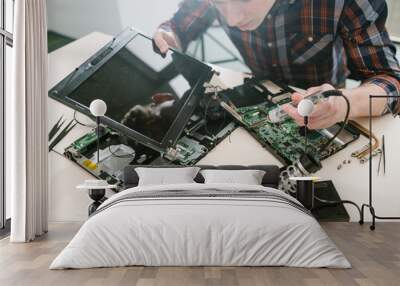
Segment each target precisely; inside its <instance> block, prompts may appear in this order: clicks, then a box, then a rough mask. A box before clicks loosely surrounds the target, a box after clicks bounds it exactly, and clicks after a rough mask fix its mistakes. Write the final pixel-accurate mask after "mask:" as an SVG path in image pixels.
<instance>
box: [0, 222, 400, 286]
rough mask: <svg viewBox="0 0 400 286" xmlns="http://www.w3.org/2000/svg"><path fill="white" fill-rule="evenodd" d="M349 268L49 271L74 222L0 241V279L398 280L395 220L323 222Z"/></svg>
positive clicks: (313, 283)
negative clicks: (21, 239)
mask: <svg viewBox="0 0 400 286" xmlns="http://www.w3.org/2000/svg"><path fill="white" fill-rule="evenodd" d="M322 226H323V228H324V229H325V231H326V232H327V233H328V234H329V236H330V237H331V239H332V240H333V241H334V242H335V243H336V244H337V245H338V247H339V248H340V249H341V250H342V251H343V252H344V253H345V255H346V256H347V258H348V259H349V260H350V262H351V263H352V266H353V268H352V269H348V270H343V269H304V268H288V267H286V268H285V267H119V268H107V269H106V268H102V269H86V270H61V271H60V270H58V271H50V270H48V267H49V265H50V263H51V261H52V260H53V259H54V258H55V256H56V255H57V254H58V253H59V252H60V251H61V250H62V249H63V248H64V247H65V246H66V245H67V243H68V242H69V241H70V240H71V238H72V237H73V235H74V234H75V233H76V232H77V231H78V229H79V227H80V224H79V223H57V224H51V225H50V231H49V233H48V234H46V235H45V236H43V237H42V238H39V239H38V240H36V241H34V242H32V243H29V244H10V243H9V241H8V238H6V239H3V240H1V241H0V285H2V286H8V285H10V286H11V285H12V286H25V285H29V286H36V285H40V286H46V285H66V286H73V285H84V286H91V285H96V286H99V285H107V286H108V285H121V286H122V285H136V286H181V285H193V286H217V285H218V286H219V285H226V286H250V285H251V286H266V285H274V286H275V285H278V286H279V285H288V286H292V285H304V286H319V285H329V286H331V285H346V286H352V285H354V286H360V285H361V286H364V285H365V286H370V285H372V286H380V285H384V286H391V285H393V286H394V285H396V286H397V285H399V281H400V280H399V278H398V273H400V223H396V222H391V223H386V222H385V223H379V224H378V225H377V229H376V231H374V232H372V231H370V230H369V228H368V225H364V226H360V225H358V224H355V223H323V224H322Z"/></svg>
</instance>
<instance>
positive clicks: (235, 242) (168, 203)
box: [50, 184, 350, 269]
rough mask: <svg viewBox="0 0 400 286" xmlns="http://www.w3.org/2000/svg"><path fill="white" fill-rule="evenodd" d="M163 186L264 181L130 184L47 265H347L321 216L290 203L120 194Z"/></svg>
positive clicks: (244, 187) (191, 187) (193, 187)
mask: <svg viewBox="0 0 400 286" xmlns="http://www.w3.org/2000/svg"><path fill="white" fill-rule="evenodd" d="M168 190H192V191H193V190H198V191H199V192H200V191H203V192H204V191H207V190H214V191H215V190H218V191H224V190H225V191H232V190H234V191H239V190H262V191H265V192H268V193H269V194H279V195H283V196H285V197H287V199H289V200H292V201H294V202H297V201H296V200H294V199H293V198H291V197H290V196H288V195H285V194H283V193H282V192H281V191H278V190H275V189H272V188H266V187H262V186H248V185H232V184H184V185H182V184H180V185H166V186H151V187H135V188H132V189H128V190H125V191H123V192H121V193H119V194H116V195H114V196H113V197H111V198H110V199H108V200H107V201H106V202H104V203H103V204H102V206H100V208H99V209H100V210H101V209H103V210H102V211H100V212H99V213H97V214H95V215H94V216H92V217H91V218H89V219H88V221H86V222H85V224H84V225H83V226H82V228H81V229H80V230H79V232H78V233H77V234H76V235H75V237H74V238H73V239H72V241H71V242H70V243H69V244H68V246H67V247H66V248H65V249H64V250H63V251H62V252H61V254H59V255H58V257H57V258H56V259H55V260H54V261H53V263H52V264H51V266H50V269H63V268H91V267H114V266H127V265H145V266H194V265H197V266H211V265H213V266H244V265H246V266H293V267H332V268H349V267H350V263H349V262H348V261H347V259H346V258H345V257H344V255H343V254H342V252H341V251H340V250H338V249H337V247H336V246H335V244H334V243H333V242H332V241H331V239H330V238H329V237H328V236H327V234H326V233H325V232H324V230H323V229H322V228H321V226H320V225H319V224H318V222H317V221H316V220H315V219H314V218H313V217H312V216H310V215H308V214H307V213H304V212H302V211H300V210H299V209H298V208H295V207H293V206H291V205H288V204H285V203H279V202H274V201H273V200H272V201H266V200H263V199H257V198H235V197H226V198H212V197H208V198H204V197H202V198H197V197H193V198H191V197H185V198H151V199H140V200H126V201H121V202H118V203H115V202H116V201H118V200H119V199H121V197H123V196H129V194H132V193H134V194H137V193H136V192H146V191H160V192H162V191H168Z"/></svg>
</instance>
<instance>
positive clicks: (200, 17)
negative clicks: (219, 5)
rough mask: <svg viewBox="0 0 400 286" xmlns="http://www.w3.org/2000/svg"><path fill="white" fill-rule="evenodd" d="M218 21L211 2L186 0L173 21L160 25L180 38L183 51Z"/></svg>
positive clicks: (181, 4) (208, 0)
mask: <svg viewBox="0 0 400 286" xmlns="http://www.w3.org/2000/svg"><path fill="white" fill-rule="evenodd" d="M215 19H216V14H215V10H214V7H213V6H212V4H211V0H184V1H182V2H181V3H180V5H179V9H178V11H177V12H176V13H175V14H174V16H173V17H172V19H170V20H169V21H166V22H164V23H162V24H161V25H160V28H162V29H165V30H167V31H168V30H172V31H173V32H174V33H175V34H176V36H178V38H179V40H180V43H181V45H182V49H183V50H186V48H187V46H188V45H189V43H190V42H191V41H193V40H195V39H197V38H198V37H199V36H200V35H201V34H203V33H204V32H205V31H206V30H207V29H208V28H209V27H210V26H211V25H212V23H213V22H214V20H215Z"/></svg>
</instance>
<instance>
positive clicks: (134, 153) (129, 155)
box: [108, 145, 136, 159]
mask: <svg viewBox="0 0 400 286" xmlns="http://www.w3.org/2000/svg"><path fill="white" fill-rule="evenodd" d="M108 151H110V153H111V155H112V156H113V157H116V158H121V159H130V158H132V159H134V158H135V157H136V152H135V151H133V152H132V153H130V154H125V155H118V154H117V153H115V152H113V151H112V150H111V145H109V146H108Z"/></svg>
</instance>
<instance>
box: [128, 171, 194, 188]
mask: <svg viewBox="0 0 400 286" xmlns="http://www.w3.org/2000/svg"><path fill="white" fill-rule="evenodd" d="M199 170H200V168H198V167H187V168H145V167H138V168H135V171H136V173H137V174H138V176H139V184H138V186H150V185H166V184H187V183H195V181H194V180H193V179H194V178H195V177H196V175H197V173H198V172H199Z"/></svg>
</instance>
